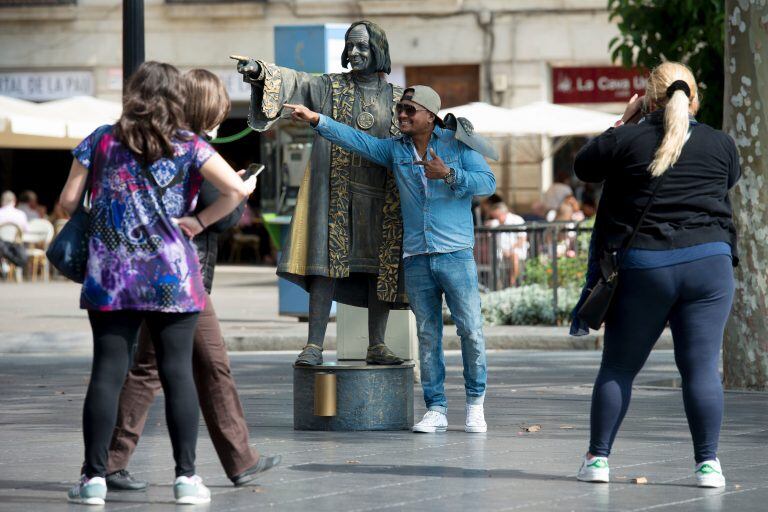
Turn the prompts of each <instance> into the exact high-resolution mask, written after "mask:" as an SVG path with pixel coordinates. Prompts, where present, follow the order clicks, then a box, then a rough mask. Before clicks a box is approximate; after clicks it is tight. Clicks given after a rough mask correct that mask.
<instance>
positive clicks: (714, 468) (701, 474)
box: [693, 459, 725, 487]
mask: <svg viewBox="0 0 768 512" xmlns="http://www.w3.org/2000/svg"><path fill="white" fill-rule="evenodd" d="M693 474H694V475H696V485H698V486H699V487H725V477H724V476H723V470H722V468H721V467H720V460H719V459H715V460H705V461H704V462H699V463H698V464H696V470H695V471H694V473H693Z"/></svg>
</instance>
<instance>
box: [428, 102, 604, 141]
mask: <svg viewBox="0 0 768 512" xmlns="http://www.w3.org/2000/svg"><path fill="white" fill-rule="evenodd" d="M449 112H450V113H452V114H454V115H455V116H456V117H466V118H467V119H469V121H470V122H471V123H472V125H473V126H474V127H475V131H476V132H477V133H480V134H483V135H487V136H500V137H510V136H523V135H542V136H545V137H565V136H577V135H592V134H596V133H601V132H603V131H604V130H606V129H607V128H609V127H610V126H613V123H614V122H615V121H616V116H615V115H613V114H606V113H605V112H598V111H595V110H589V109H584V108H575V107H566V106H563V105H555V104H552V103H549V102H546V101H537V102H535V103H531V104H530V105H525V106H522V107H517V108H504V107H495V106H493V105H489V104H487V103H481V102H475V103H469V104H467V105H462V106H459V107H452V108H446V109H443V110H441V111H440V112H439V115H440V117H443V116H445V114H447V113H449Z"/></svg>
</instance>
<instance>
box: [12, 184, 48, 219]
mask: <svg viewBox="0 0 768 512" xmlns="http://www.w3.org/2000/svg"><path fill="white" fill-rule="evenodd" d="M18 208H19V210H21V211H23V212H24V213H26V214H27V219H28V220H32V219H44V218H45V216H46V211H45V206H43V205H41V204H40V203H38V201H37V194H35V193H34V192H32V191H31V190H25V191H24V192H22V193H21V195H19V206H18Z"/></svg>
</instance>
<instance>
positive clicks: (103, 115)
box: [0, 96, 122, 149]
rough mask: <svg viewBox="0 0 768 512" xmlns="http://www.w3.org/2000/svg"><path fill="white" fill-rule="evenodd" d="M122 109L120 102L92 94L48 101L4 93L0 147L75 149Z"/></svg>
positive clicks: (109, 122) (111, 121)
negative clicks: (35, 101) (26, 99)
mask: <svg viewBox="0 0 768 512" xmlns="http://www.w3.org/2000/svg"><path fill="white" fill-rule="evenodd" d="M121 112H122V105H121V104H120V103H118V102H115V101H108V100H102V99H98V98H93V97H91V96H76V97H72V98H67V99H63V100H55V101H49V102H46V103H33V102H30V101H24V100H19V99H16V98H11V97H8V96H0V148H12V149H72V148H74V147H75V146H77V144H78V143H80V141H81V140H83V139H84V138H85V137H86V136H88V134H90V133H91V132H92V131H93V130H95V129H96V128H98V127H99V126H101V125H104V124H112V123H114V122H115V121H117V119H118V118H119V117H120V113H121Z"/></svg>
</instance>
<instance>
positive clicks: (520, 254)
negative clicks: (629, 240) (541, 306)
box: [475, 222, 592, 312]
mask: <svg viewBox="0 0 768 512" xmlns="http://www.w3.org/2000/svg"><path fill="white" fill-rule="evenodd" d="M591 233H592V226H591V225H584V224H583V223H578V222H532V223H526V224H520V225H513V226H499V227H493V228H491V227H480V226H478V227H476V228H475V262H476V263H477V272H478V281H479V283H480V290H481V291H484V292H487V291H496V290H503V289H505V288H510V287H515V286H522V285H527V284H543V285H546V286H548V287H550V288H551V289H552V307H553V308H554V311H555V312H557V309H558V304H557V302H558V298H557V295H558V288H559V287H560V286H561V282H562V279H561V277H562V271H561V269H560V267H561V266H567V270H568V271H569V274H568V275H567V276H565V277H567V278H569V279H570V280H574V279H573V275H571V274H573V271H574V270H579V272H581V273H584V272H586V262H587V256H588V250H589V239H590V236H591ZM578 284H579V285H580V284H581V283H578Z"/></svg>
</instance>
